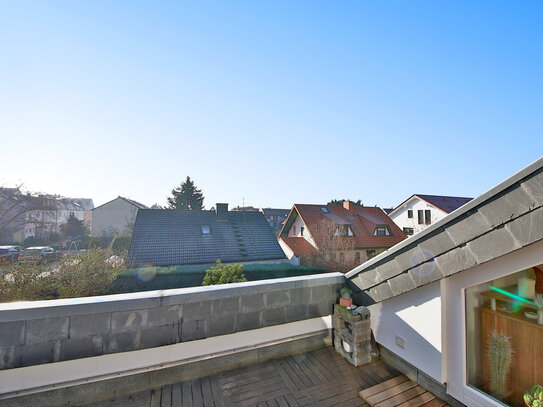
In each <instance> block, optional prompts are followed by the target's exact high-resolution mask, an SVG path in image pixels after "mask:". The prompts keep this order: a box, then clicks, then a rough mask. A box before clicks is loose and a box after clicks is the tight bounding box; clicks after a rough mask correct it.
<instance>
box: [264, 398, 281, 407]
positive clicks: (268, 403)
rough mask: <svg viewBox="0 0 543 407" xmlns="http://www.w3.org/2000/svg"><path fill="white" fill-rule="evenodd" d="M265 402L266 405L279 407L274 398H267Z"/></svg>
mask: <svg viewBox="0 0 543 407" xmlns="http://www.w3.org/2000/svg"><path fill="white" fill-rule="evenodd" d="M266 404H267V406H268V407H279V404H277V401H275V400H274V399H272V400H268V401H267V402H266Z"/></svg>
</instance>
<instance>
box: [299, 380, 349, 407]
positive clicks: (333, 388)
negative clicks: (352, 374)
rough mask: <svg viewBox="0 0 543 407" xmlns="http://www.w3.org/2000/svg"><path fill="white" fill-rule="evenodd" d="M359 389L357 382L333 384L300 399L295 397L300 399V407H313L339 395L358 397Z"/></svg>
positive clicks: (316, 388)
mask: <svg viewBox="0 0 543 407" xmlns="http://www.w3.org/2000/svg"><path fill="white" fill-rule="evenodd" d="M358 388H359V387H358V385H357V384H356V383H355V382H339V383H338V382H333V383H330V385H328V386H326V387H323V386H317V387H314V388H313V389H312V390H315V391H313V392H311V394H307V395H306V396H302V397H300V396H298V395H297V394H295V396H296V398H297V399H298V404H299V405H300V406H307V405H311V406H312V405H313V404H314V403H317V402H320V401H322V400H325V399H329V398H331V397H334V396H337V395H338V394H343V393H352V394H354V395H355V396H356V395H358ZM353 398H354V397H353Z"/></svg>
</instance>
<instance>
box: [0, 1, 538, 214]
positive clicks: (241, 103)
mask: <svg viewBox="0 0 543 407" xmlns="http://www.w3.org/2000/svg"><path fill="white" fill-rule="evenodd" d="M542 12H543V3H541V2H536V1H533V2H523V3H522V4H519V3H514V2H505V1H492V2H483V1H481V2H468V1H466V2H456V1H454V2H453V1H450V2H431V1H424V2H423V1H409V2H407V1H404V2H394V1H389V2H362V1H352V2H349V1H345V2H325V1H322V2H318V1H308V2H278V1H274V2H254V1H247V2H238V1H232V2H226V1H222V2H205V1H198V2H173V1H172V2H159V1H155V2H143V1H141V2H138V1H114V2H112V1H96V0H93V1H66V2H60V1H48V2H46V1H36V2H26V1H20V0H17V1H15V0H13V1H0V38H2V41H0V139H1V140H2V156H1V158H0V183H2V184H3V185H13V184H16V183H24V185H25V187H26V188H27V189H29V190H33V191H44V192H49V193H59V194H62V195H66V196H73V197H76V196H77V197H91V198H93V199H94V201H95V204H96V205H98V204H101V203H103V202H106V201H108V200H110V199H113V198H114V197H116V196H118V195H123V196H127V197H130V198H132V199H136V200H139V201H141V202H143V203H145V204H148V205H150V204H153V203H155V202H158V203H159V204H164V203H165V201H166V197H167V196H168V195H169V193H170V191H171V189H172V188H173V187H174V186H177V185H178V184H179V183H180V181H181V180H182V179H184V178H185V177H186V176H187V175H190V176H191V178H193V179H194V180H195V182H196V184H197V185H198V186H199V187H200V188H201V189H202V190H203V192H204V195H205V197H206V200H205V205H206V206H207V207H210V206H212V205H213V204H214V203H215V202H229V203H230V204H231V206H235V205H241V204H242V200H243V198H245V204H247V205H254V206H273V207H285V208H288V207H290V206H291V205H292V204H293V203H324V202H326V201H328V200H329V199H332V198H346V197H350V198H352V199H359V198H362V200H363V202H364V203H365V204H367V205H375V204H377V205H380V206H394V205H397V204H399V203H400V202H402V201H403V200H404V199H406V198H407V197H408V196H410V195H411V194H413V193H426V194H443V195H460V196H477V195H479V194H481V193H482V192H484V191H485V190H487V189H489V188H491V187H492V186H494V185H495V184H497V183H499V182H501V181H502V180H503V179H505V178H507V177H509V176H510V175H512V174H513V173H514V172H516V171H518V170H520V169H521V168H523V167H524V166H526V165H528V164H529V163H531V162H532V161H534V160H536V159H537V158H539V157H540V156H541V155H543V154H542V153H543V134H542V133H543V132H542V130H543V114H542V95H543V76H542V75H541V72H543V26H542V24H541V16H542V15H543V14H542Z"/></svg>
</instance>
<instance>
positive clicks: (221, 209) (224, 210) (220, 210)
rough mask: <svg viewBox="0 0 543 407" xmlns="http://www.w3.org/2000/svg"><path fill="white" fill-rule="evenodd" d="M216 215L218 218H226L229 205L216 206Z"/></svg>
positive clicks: (219, 204) (218, 204)
mask: <svg viewBox="0 0 543 407" xmlns="http://www.w3.org/2000/svg"><path fill="white" fill-rule="evenodd" d="M215 213H216V214H217V216H225V215H226V214H227V213H228V204H227V203H217V204H215Z"/></svg>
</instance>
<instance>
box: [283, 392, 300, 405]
mask: <svg viewBox="0 0 543 407" xmlns="http://www.w3.org/2000/svg"><path fill="white" fill-rule="evenodd" d="M285 400H286V401H287V403H288V406H289V407H300V405H299V404H298V402H297V401H296V399H295V398H294V397H293V396H292V394H285Z"/></svg>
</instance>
